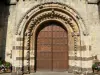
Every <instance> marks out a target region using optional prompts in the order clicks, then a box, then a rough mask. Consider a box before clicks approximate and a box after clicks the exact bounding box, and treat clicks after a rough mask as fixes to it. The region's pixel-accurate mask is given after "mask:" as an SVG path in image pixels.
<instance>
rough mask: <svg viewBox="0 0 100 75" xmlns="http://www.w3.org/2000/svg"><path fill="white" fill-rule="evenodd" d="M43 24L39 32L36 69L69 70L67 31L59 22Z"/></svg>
mask: <svg viewBox="0 0 100 75" xmlns="http://www.w3.org/2000/svg"><path fill="white" fill-rule="evenodd" d="M41 26H42V27H41V28H40V29H39V32H38V34H37V52H36V70H39V71H40V70H45V71H46V70H49V71H65V70H67V69H68V34H67V31H66V30H65V29H64V27H62V26H61V25H60V24H58V23H47V24H45V25H41Z"/></svg>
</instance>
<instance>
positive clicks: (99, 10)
mask: <svg viewBox="0 0 100 75" xmlns="http://www.w3.org/2000/svg"><path fill="white" fill-rule="evenodd" d="M98 12H99V20H100V1H99V3H98Z"/></svg>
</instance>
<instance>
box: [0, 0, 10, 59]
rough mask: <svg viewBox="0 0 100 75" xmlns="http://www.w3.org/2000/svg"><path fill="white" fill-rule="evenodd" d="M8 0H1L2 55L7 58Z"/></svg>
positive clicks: (0, 54) (0, 50) (0, 52)
mask: <svg viewBox="0 0 100 75" xmlns="http://www.w3.org/2000/svg"><path fill="white" fill-rule="evenodd" d="M6 2H7V0H0V57H1V58H2V59H5V49H6V36H7V26H8V17H9V6H8V5H7V3H6Z"/></svg>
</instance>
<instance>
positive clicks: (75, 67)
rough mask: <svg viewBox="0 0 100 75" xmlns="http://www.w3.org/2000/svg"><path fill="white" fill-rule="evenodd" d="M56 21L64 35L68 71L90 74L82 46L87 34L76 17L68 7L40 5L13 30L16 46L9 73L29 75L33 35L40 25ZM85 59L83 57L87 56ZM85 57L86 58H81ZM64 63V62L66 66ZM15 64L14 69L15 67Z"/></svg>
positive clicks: (86, 49) (86, 48)
mask: <svg viewBox="0 0 100 75" xmlns="http://www.w3.org/2000/svg"><path fill="white" fill-rule="evenodd" d="M48 21H56V22H59V23H60V24H62V25H63V26H61V27H64V28H65V30H67V34H68V67H69V68H68V70H71V72H73V71H78V72H82V71H87V70H91V65H87V62H89V63H88V64H92V62H91V61H92V58H91V56H90V53H89V44H88V43H86V41H87V38H88V33H87V30H86V26H85V24H84V23H83V20H82V18H81V17H80V16H79V14H78V13H77V12H76V11H75V10H74V9H73V8H71V7H70V6H67V5H65V4H61V3H53V2H50V3H44V4H39V5H37V6H34V7H33V8H32V9H30V10H29V11H28V12H27V13H26V14H25V16H24V17H23V18H22V19H21V21H20V23H19V25H18V26H17V27H16V35H15V38H14V41H15V42H16V44H15V46H14V49H15V50H13V52H12V54H14V52H16V56H15V55H12V56H13V66H14V67H13V71H22V72H23V73H30V72H34V71H35V67H36V33H37V29H38V28H39V27H41V26H42V24H43V23H45V22H48ZM86 55H87V56H88V57H87V56H86ZM85 56H86V57H85ZM66 63H67V62H66ZM15 64H17V65H15Z"/></svg>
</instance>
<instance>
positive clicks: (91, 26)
mask: <svg viewBox="0 0 100 75" xmlns="http://www.w3.org/2000/svg"><path fill="white" fill-rule="evenodd" d="M45 1H50V0H25V1H24V0H19V1H18V2H16V1H15V2H14V3H13V0H12V2H10V3H9V4H10V5H9V6H5V5H1V4H0V9H3V10H2V11H1V10H0V14H2V15H0V16H1V17H0V22H1V25H0V51H2V54H5V55H2V56H3V57H5V59H6V61H10V62H12V61H13V62H14V61H15V60H17V58H16V57H18V56H19V55H21V54H22V53H21V51H19V52H18V50H19V48H17V50H15V51H14V49H15V48H14V46H16V47H17V44H20V43H19V42H17V41H16V37H17V36H16V30H17V28H18V26H19V24H20V22H21V20H22V19H23V18H25V17H24V16H26V15H25V14H26V13H28V11H29V10H30V9H32V8H33V7H34V6H36V5H38V4H41V3H44V2H45ZM52 1H54V2H60V3H64V4H66V5H68V6H70V7H72V8H73V9H74V10H75V11H77V12H78V15H79V16H80V17H81V19H82V21H83V23H84V27H86V29H87V31H84V29H83V31H82V32H83V33H82V34H84V35H85V36H84V38H82V39H81V42H82V45H83V46H84V47H86V51H85V52H83V53H82V55H81V56H82V57H92V56H95V55H97V56H98V59H99V60H100V51H99V49H100V48H99V45H100V42H99V41H100V35H99V32H100V25H99V24H100V20H99V11H100V10H99V9H98V5H97V4H95V3H94V4H88V2H87V1H86V0H52ZM2 7H3V8H2ZM74 15H76V14H74ZM27 17H28V15H27ZM27 17H26V19H27ZM77 18H78V17H77ZM20 29H21V28H20ZM84 40H85V42H84ZM12 50H13V51H12ZM0 53H1V52H0ZM12 53H13V54H12ZM11 54H12V57H11ZM13 56H15V57H13ZM91 60H92V59H91ZM87 61H88V60H87ZM87 61H84V62H81V63H82V64H83V63H85V65H82V67H87V66H89V65H87ZM13 62H12V63H13ZM16 63H17V64H14V66H18V67H19V66H21V65H20V63H21V62H19V61H16ZM90 66H91V64H90ZM90 66H89V67H90Z"/></svg>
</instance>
